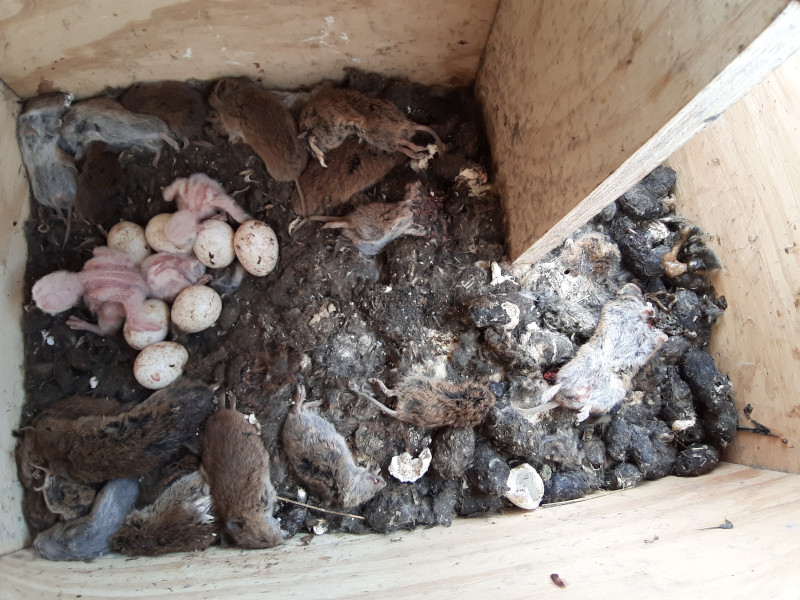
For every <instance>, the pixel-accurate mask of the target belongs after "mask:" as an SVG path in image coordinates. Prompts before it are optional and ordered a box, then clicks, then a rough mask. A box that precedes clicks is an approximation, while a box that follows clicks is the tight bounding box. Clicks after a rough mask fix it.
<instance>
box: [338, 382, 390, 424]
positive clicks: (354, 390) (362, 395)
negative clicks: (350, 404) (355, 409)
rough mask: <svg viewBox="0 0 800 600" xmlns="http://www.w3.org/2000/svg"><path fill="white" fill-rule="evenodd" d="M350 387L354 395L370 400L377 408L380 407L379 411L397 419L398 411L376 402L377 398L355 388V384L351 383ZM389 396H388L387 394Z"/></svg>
mask: <svg viewBox="0 0 800 600" xmlns="http://www.w3.org/2000/svg"><path fill="white" fill-rule="evenodd" d="M371 381H372V380H371V379H370V382H371ZM381 385H383V383H381ZM348 387H349V388H350V390H351V391H352V392H353V393H354V394H356V395H358V396H361V397H362V398H366V399H367V400H369V401H370V402H372V403H373V404H374V405H375V406H377V407H378V408H379V409H380V410H381V411H382V412H385V413H386V414H387V415H389V416H390V417H395V418H396V417H397V411H396V410H392V409H391V408H389V407H388V406H386V405H385V404H382V403H381V402H379V401H378V400H376V399H375V398H373V397H372V396H370V395H369V394H367V393H365V392H363V391H361V390H360V389H359V388H357V387H356V386H355V384H353V383H351V384H350V385H349V386H348ZM384 389H385V386H384ZM387 395H388V394H387Z"/></svg>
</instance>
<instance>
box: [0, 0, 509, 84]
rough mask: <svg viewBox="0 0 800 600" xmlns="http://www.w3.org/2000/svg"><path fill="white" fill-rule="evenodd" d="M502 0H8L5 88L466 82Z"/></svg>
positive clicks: (2, 15)
mask: <svg viewBox="0 0 800 600" xmlns="http://www.w3.org/2000/svg"><path fill="white" fill-rule="evenodd" d="M497 1H498V0H458V1H454V2H430V1H427V0H404V1H403V2H391V1H375V0H358V1H356V0H352V1H349V2H348V1H345V0H278V1H275V2H269V3H267V2H262V1H261V0H237V1H236V2H227V1H223V0H193V1H192V2H183V1H179V0H136V1H135V2H116V1H113V0H59V1H58V2H39V1H36V0H8V1H4V2H2V3H0V79H3V80H5V81H6V82H7V83H8V84H9V85H10V86H11V87H12V89H14V90H15V91H16V92H17V93H18V94H20V95H21V96H23V97H30V96H33V95H35V94H36V93H37V92H38V91H45V90H48V89H52V88H59V89H64V90H70V91H75V92H76V93H78V94H79V95H81V96H86V95H90V94H94V93H96V92H99V91H101V90H102V89H103V88H104V87H105V86H123V85H127V84H130V83H132V82H135V81H151V80H161V79H181V80H183V79H188V78H198V79H212V78H215V77H219V76H222V75H240V74H242V75H250V76H254V77H260V78H262V79H263V81H264V82H266V83H267V84H268V85H270V86H272V87H282V88H294V87H297V86H300V85H305V84H311V83H314V82H316V81H319V80H320V79H323V78H340V77H341V76H342V75H343V69H344V68H345V67H361V68H364V69H369V70H377V71H380V72H382V73H385V74H387V75H406V76H410V77H412V78H413V79H414V80H416V81H419V82H421V83H425V84H434V83H437V84H466V83H469V82H471V81H472V80H473V79H474V77H475V74H476V72H477V70H478V63H479V61H480V57H481V55H482V53H483V49H484V47H485V45H486V39H487V37H488V35H489V29H490V27H491V24H492V19H493V18H494V13H495V10H496V7H497Z"/></svg>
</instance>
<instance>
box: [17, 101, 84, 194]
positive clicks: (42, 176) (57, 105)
mask: <svg viewBox="0 0 800 600" xmlns="http://www.w3.org/2000/svg"><path fill="white" fill-rule="evenodd" d="M71 103H72V94H49V95H47V96H39V97H37V98H33V99H32V100H29V101H28V102H27V103H26V104H25V107H24V108H23V110H22V113H20V115H19V117H18V118H17V142H18V143H19V149H20V153H21V154H22V162H23V163H24V164H25V170H26V171H27V172H28V180H29V181H30V184H31V191H32V192H33V197H34V198H35V199H36V201H37V202H38V203H39V204H42V205H44V206H48V207H50V208H55V209H57V210H62V209H70V208H72V206H73V204H75V195H76V194H77V190H78V186H77V181H76V172H77V171H76V169H75V165H74V163H73V161H72V157H70V156H69V155H68V154H67V153H65V152H64V151H62V150H61V148H60V147H59V140H60V138H61V131H60V130H61V117H62V115H63V114H64V113H65V112H66V110H67V108H68V107H69V105H70V104H71Z"/></svg>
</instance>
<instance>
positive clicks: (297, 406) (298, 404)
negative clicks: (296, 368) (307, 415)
mask: <svg viewBox="0 0 800 600" xmlns="http://www.w3.org/2000/svg"><path fill="white" fill-rule="evenodd" d="M319 406H322V400H315V401H314V402H306V388H305V387H303V386H302V385H298V386H297V389H296V390H295V392H294V410H296V411H298V412H299V411H301V410H304V409H306V408H317V407H319Z"/></svg>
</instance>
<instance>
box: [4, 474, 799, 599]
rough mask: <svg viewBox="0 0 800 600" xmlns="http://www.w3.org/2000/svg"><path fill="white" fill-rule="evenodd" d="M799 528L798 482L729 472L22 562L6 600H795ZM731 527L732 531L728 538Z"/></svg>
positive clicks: (12, 572) (9, 576) (12, 559)
mask: <svg viewBox="0 0 800 600" xmlns="http://www.w3.org/2000/svg"><path fill="white" fill-rule="evenodd" d="M798 515H800V476H798V475H789V474H784V473H778V472H775V471H762V470H758V469H751V468H747V467H742V466H739V465H732V464H723V465H720V466H719V467H718V468H717V469H716V470H715V471H713V472H712V473H710V474H709V475H706V476H703V477H701V478H697V479H678V478H675V477H667V478H665V479H662V480H659V481H654V482H647V483H644V484H642V485H641V486H639V487H637V488H634V489H632V490H626V491H621V492H617V493H612V494H607V495H598V496H597V497H594V498H589V499H586V500H584V501H579V502H575V503H571V504H563V505H559V506H553V507H546V508H540V509H538V510H536V511H533V512H530V513H523V512H515V513H512V514H506V515H499V516H495V517H491V518H478V519H468V520H459V521H456V522H455V523H454V524H453V525H452V526H451V527H449V528H444V527H436V528H433V529H428V530H425V529H420V530H417V531H414V532H402V531H399V532H396V533H393V534H390V535H387V536H381V535H366V536H360V537H359V536H340V535H323V536H318V537H314V538H313V539H310V540H308V541H307V545H304V543H303V541H302V540H301V539H300V538H299V537H295V538H293V539H292V540H289V541H288V542H287V543H286V544H285V545H284V546H280V547H276V548H273V549H270V550H264V551H240V550H234V549H227V550H221V549H216V550H213V551H206V552H201V553H197V554H175V555H169V556H164V557H159V558H139V559H136V560H126V559H125V558H124V557H106V558H102V559H98V560H96V561H95V562H93V563H72V564H68V563H51V562H47V561H45V560H44V559H40V558H37V557H35V556H33V555H32V554H31V552H30V551H28V550H23V551H19V552H15V553H13V554H10V555H7V556H4V557H2V558H0V570H1V571H2V573H3V585H2V586H0V598H3V599H5V598H14V599H19V600H27V599H34V598H36V599H38V598H44V597H52V598H55V597H59V598H75V597H78V596H80V597H81V598H82V599H83V600H90V599H100V598H102V599H105V600H110V599H112V598H149V599H153V600H157V599H158V598H169V599H170V600H182V599H200V598H208V599H216V598H237V599H242V600H245V599H248V598H303V599H308V598H363V597H365V595H366V594H369V595H370V597H382V598H423V597H424V598H485V597H487V596H489V595H492V596H494V595H496V596H497V597H502V598H549V597H553V598H555V597H558V598H591V599H592V600H596V599H597V598H618V597H636V598H770V599H782V598H786V599H789V598H796V597H797V596H796V592H797V575H796V572H795V569H794V566H792V565H795V564H796V563H797V560H798V558H800V535H798V531H800V518H799V517H798ZM726 519H728V520H729V521H730V522H731V523H732V524H733V529H717V528H716V527H717V526H718V525H721V524H723V523H724V522H725V520H726ZM551 574H557V575H558V576H559V577H560V578H561V580H562V581H563V582H564V583H565V584H566V587H564V588H563V589H558V588H556V587H555V585H554V584H553V583H552V581H551ZM56 593H58V596H56Z"/></svg>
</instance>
